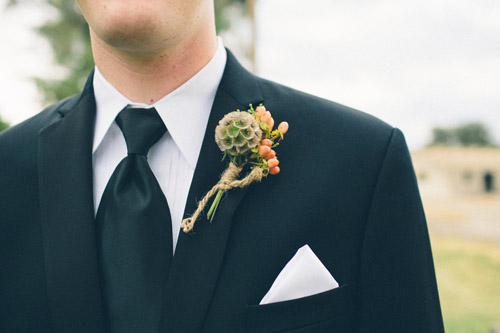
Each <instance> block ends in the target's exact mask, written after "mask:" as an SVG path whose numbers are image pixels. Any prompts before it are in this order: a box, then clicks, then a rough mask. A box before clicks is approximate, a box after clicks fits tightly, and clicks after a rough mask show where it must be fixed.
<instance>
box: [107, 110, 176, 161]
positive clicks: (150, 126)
mask: <svg viewBox="0 0 500 333" xmlns="http://www.w3.org/2000/svg"><path fill="white" fill-rule="evenodd" d="M116 123H117V124H118V126H119V127H120V129H121V131H122V133H123V136H124V137H125V142H126V143H127V151H128V154H129V155H130V154H137V155H144V156H146V155H147V154H148V151H149V149H150V148H151V147H152V146H153V145H154V144H155V143H156V142H157V141H158V140H160V138H161V137H162V136H163V134H164V133H165V132H166V130H167V128H166V127H165V124H164V123H163V121H162V119H161V117H160V115H159V114H158V112H157V111H156V109H155V108H150V109H142V108H131V107H130V106H127V107H125V108H124V109H123V110H122V111H120V113H119V114H118V116H117V117H116Z"/></svg>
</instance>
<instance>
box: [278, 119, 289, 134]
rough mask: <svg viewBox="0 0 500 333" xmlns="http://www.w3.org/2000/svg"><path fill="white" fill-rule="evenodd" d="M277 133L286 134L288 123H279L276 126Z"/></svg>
mask: <svg viewBox="0 0 500 333" xmlns="http://www.w3.org/2000/svg"><path fill="white" fill-rule="evenodd" d="M278 131H280V132H281V133H282V134H285V133H286V132H288V123H287V122H286V121H283V122H281V123H280V124H279V126H278Z"/></svg>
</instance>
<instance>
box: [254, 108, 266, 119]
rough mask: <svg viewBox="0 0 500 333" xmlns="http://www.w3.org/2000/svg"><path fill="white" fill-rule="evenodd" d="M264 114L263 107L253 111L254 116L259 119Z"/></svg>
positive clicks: (264, 109)
mask: <svg viewBox="0 0 500 333" xmlns="http://www.w3.org/2000/svg"><path fill="white" fill-rule="evenodd" d="M265 112H266V107H265V106H264V105H261V106H258V107H257V109H255V114H256V115H257V116H259V117H262V115H263V114H264V113H265Z"/></svg>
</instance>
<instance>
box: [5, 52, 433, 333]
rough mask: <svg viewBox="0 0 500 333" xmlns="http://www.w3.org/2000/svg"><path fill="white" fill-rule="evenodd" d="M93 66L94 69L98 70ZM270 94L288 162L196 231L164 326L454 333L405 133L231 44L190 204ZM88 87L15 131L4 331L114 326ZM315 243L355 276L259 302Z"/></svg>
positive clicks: (176, 271) (339, 273)
mask: <svg viewBox="0 0 500 333" xmlns="http://www.w3.org/2000/svg"><path fill="white" fill-rule="evenodd" d="M91 78H92V75H91ZM261 102H262V103H265V106H266V107H267V109H269V110H270V111H271V112H272V114H273V117H274V119H275V120H276V121H277V122H280V121H288V122H289V123H290V131H289V133H287V134H286V136H285V140H284V141H283V143H282V144H281V145H280V146H279V147H278V148H277V149H276V150H277V153H278V156H279V159H280V162H281V165H280V166H281V173H280V174H279V175H277V176H269V177H267V178H266V179H264V180H263V181H262V182H261V183H255V184H252V185H251V186H250V187H248V188H246V189H234V190H231V191H230V192H229V193H228V194H227V195H226V196H225V197H224V199H223V201H222V202H221V204H220V206H219V208H218V211H217V215H216V217H215V219H214V222H213V224H210V223H208V222H207V221H206V220H205V219H204V218H203V219H200V220H199V221H197V223H196V225H195V228H194V231H193V232H192V233H190V234H184V233H183V232H181V233H180V236H179V240H178V244H177V248H176V252H175V256H174V258H173V262H172V266H171V269H170V273H169V276H168V281H167V284H166V286H165V290H164V307H163V317H162V323H161V327H160V331H161V332H240V331H241V332H244V331H249V332H271V331H293V332H351V331H352V332H441V331H443V324H442V317H441V311H440V306H439V298H438V293H437V286H436V280H435V274H434V267H433V262H432V253H431V249H430V243H429V237H428V232H427V226H426V222H425V216H424V212H423V209H422V204H421V201H420V197H419V193H418V189H417V182H416V178H415V175H414V171H413V167H412V164H411V160H410V156H409V153H408V149H407V146H406V143H405V141H404V138H403V135H402V133H401V132H400V131H399V130H398V129H395V128H392V127H391V126H389V125H387V124H385V123H383V122H382V121H380V120H377V119H376V118H373V117H371V116H369V115H367V114H364V113H362V112H359V111H355V110H352V109H350V108H347V107H345V106H342V105H339V104H336V103H333V102H330V101H326V100H322V99H319V98H316V97H313V96H310V95H307V94H304V93H301V92H297V91H294V90H292V89H289V88H286V87H283V86H281V85H278V84H276V83H273V82H269V81H266V80H263V79H260V78H257V77H255V76H253V75H251V74H250V73H248V72H247V71H246V70H244V69H243V68H242V67H241V66H240V65H239V64H238V63H237V61H236V60H235V59H234V57H233V56H232V55H231V54H230V52H228V60H227V65H226V69H225V72H224V76H223V78H222V81H221V83H220V86H219V88H218V91H217V94H216V97H215V101H214V104H213V107H212V112H211V115H210V119H209V122H208V126H207V130H206V133H205V139H204V142H203V146H202V149H201V153H200V157H199V160H198V164H197V167H196V170H195V174H194V178H193V182H192V184H191V188H190V192H189V197H188V201H187V205H186V210H185V216H186V217H187V216H189V215H190V214H191V213H192V212H193V211H194V209H195V208H196V203H197V200H199V199H201V197H202V196H203V195H204V193H206V192H207V191H208V190H209V189H210V188H211V187H212V186H213V185H214V184H215V183H216V182H217V181H218V178H219V176H220V174H221V173H222V171H223V170H224V168H225V166H226V165H225V163H221V162H220V159H221V153H220V151H219V149H218V147H217V145H216V143H215V141H214V130H215V127H216V125H217V122H218V121H219V119H221V118H222V117H223V115H224V114H226V113H228V112H230V111H233V110H236V109H241V110H244V109H247V108H248V105H249V104H250V103H252V104H253V105H254V106H257V105H258V104H259V103H261ZM94 118H95V100H94V94H93V90H92V80H91V79H90V80H89V82H87V84H86V86H85V88H84V90H83V92H82V93H81V94H79V95H76V96H74V97H70V98H68V99H66V100H64V101H62V102H60V103H58V104H56V105H54V106H51V107H49V108H47V109H46V110H44V111H43V112H41V113H40V114H38V115H36V116H34V117H33V118H31V119H28V120H26V121H25V122H23V123H22V124H19V125H17V126H15V127H13V128H10V129H8V130H6V131H4V132H2V133H1V134H0V161H1V162H0V331H2V332H14V331H15V332H103V331H104V318H103V315H102V313H103V311H102V302H101V299H100V295H101V293H100V282H99V278H98V265H97V253H96V238H95V224H94V208H93V195H92V140H93V125H94ZM304 244H308V245H309V246H310V247H311V249H312V250H313V251H314V252H315V254H316V255H317V256H318V258H319V259H320V260H321V261H322V262H323V264H324V265H325V266H326V268H327V269H328V270H329V271H330V273H331V274H332V275H333V276H334V277H335V279H336V280H337V281H338V282H339V284H340V287H339V288H337V289H334V290H331V291H327V292H324V293H321V294H317V295H313V296H309V297H305V298H302V299H298V300H291V301H285V302H279V303H274V304H269V305H258V304H259V301H260V300H261V298H262V297H263V296H264V295H265V294H266V292H267V291H268V290H269V288H270V286H271V285H272V283H273V281H274V279H275V278H276V277H277V276H278V274H279V272H280V271H281V269H282V268H283V267H284V266H285V264H286V263H287V262H288V261H289V260H290V259H291V258H292V257H293V255H294V254H295V252H296V251H297V249H299V248H300V247H302V246H303V245H304Z"/></svg>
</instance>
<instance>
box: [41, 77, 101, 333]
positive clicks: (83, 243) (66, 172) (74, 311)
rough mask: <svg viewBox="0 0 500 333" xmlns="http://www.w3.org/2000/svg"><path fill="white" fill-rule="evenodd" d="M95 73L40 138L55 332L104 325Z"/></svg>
mask: <svg viewBox="0 0 500 333" xmlns="http://www.w3.org/2000/svg"><path fill="white" fill-rule="evenodd" d="M92 77H93V74H91V75H90V78H89V81H88V82H87V85H86V87H85V89H84V91H83V92H82V94H81V95H80V96H79V97H77V98H75V103H74V104H73V103H72V102H73V101H70V103H67V104H66V106H63V107H62V108H61V110H60V111H59V112H60V113H61V116H62V117H61V119H60V120H59V121H56V122H55V123H53V124H52V125H50V126H48V127H46V128H45V129H43V130H42V131H41V132H40V135H39V141H38V160H39V166H38V177H39V182H40V208H41V218H42V229H43V241H44V254H45V266H46V279H47V291H48V298H49V307H50V312H51V315H52V323H53V326H54V330H55V331H56V332H72V331H86V332H102V331H104V325H103V317H102V305H101V298H100V297H101V296H100V289H99V280H98V266H97V256H96V247H95V230H94V211H93V194H92V192H93V190H92V141H93V128H94V121H95V99H94V93H93V89H92V79H91V78H92Z"/></svg>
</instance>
